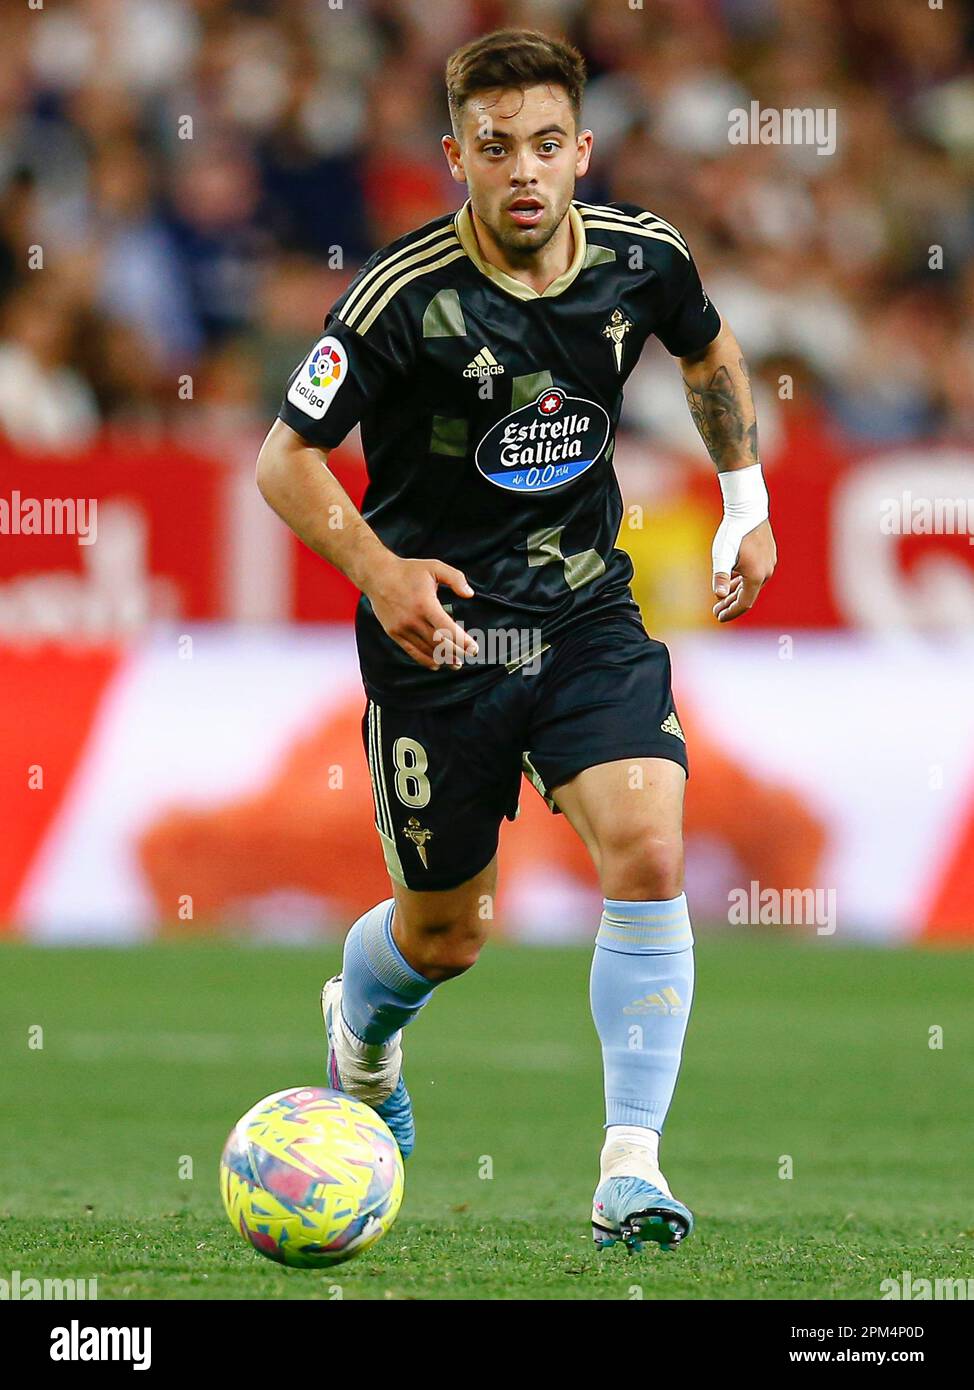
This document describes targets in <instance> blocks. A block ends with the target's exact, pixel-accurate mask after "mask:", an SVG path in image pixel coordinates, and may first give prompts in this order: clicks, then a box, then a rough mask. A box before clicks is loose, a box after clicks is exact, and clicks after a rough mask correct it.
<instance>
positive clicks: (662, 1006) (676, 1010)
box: [622, 985, 686, 1018]
mask: <svg viewBox="0 0 974 1390" xmlns="http://www.w3.org/2000/svg"><path fill="white" fill-rule="evenodd" d="M622 1012H623V1013H624V1014H666V1015H667V1016H668V1017H669V1018H676V1017H677V1016H678V1015H679V1014H683V1013H686V1009H685V1008H684V1007H683V1000H682V999H681V998H680V996H679V995H678V994H677V992H676V990H675V989H674V988H673V986H672V985H667V986H666V988H665V989H662V990H660V992H659V994H644V995H643V997H642V999H634V1000H633V1001H632V1003H631V1004H627V1005H626V1007H625V1008H624V1009H623V1011H622Z"/></svg>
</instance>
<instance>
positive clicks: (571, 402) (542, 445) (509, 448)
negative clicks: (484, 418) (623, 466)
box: [474, 386, 610, 493]
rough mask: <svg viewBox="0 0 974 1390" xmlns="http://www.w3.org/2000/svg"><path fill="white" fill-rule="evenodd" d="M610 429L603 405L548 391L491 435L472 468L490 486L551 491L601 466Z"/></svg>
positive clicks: (556, 390) (500, 422)
mask: <svg viewBox="0 0 974 1390" xmlns="http://www.w3.org/2000/svg"><path fill="white" fill-rule="evenodd" d="M609 430H610V425H609V417H608V414H607V413H606V411H605V410H603V408H602V406H600V405H598V404H597V403H596V402H595V401H587V400H584V399H583V398H582V397H581V396H566V394H565V392H564V391H562V390H560V389H559V388H558V387H557V386H549V387H548V388H547V389H546V390H544V391H542V392H541V394H540V395H539V396H538V398H537V400H534V401H532V402H531V403H530V405H522V406H521V408H520V410H514V411H512V412H511V414H510V415H505V417H504V419H503V420H498V422H497V424H496V425H493V426H492V427H491V428H490V429H489V430H488V431H487V433H486V434H485V435H484V437H483V439H482V440H481V441H480V443H479V444H478V445H477V452H476V453H475V454H474V463H475V464H476V465H477V469H478V471H479V472H480V473H481V474H483V476H484V477H485V478H486V479H487V481H488V482H491V483H494V484H495V485H496V486H497V487H502V488H506V489H507V490H508V491H509V492H531V493H535V492H548V491H549V490H550V489H551V488H555V487H561V486H562V484H563V483H570V482H572V481H573V479H575V478H577V477H579V476H580V474H582V473H584V472H585V471H586V469H589V468H591V467H592V465H593V463H597V462H598V460H599V459H600V458H601V457H602V455H603V453H604V452H605V446H606V444H607V443H608V442H609Z"/></svg>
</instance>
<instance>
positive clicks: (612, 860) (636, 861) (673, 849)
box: [600, 829, 683, 902]
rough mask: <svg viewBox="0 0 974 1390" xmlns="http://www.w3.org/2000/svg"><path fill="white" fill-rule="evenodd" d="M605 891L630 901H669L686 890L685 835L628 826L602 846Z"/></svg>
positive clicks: (607, 893) (605, 893)
mask: <svg viewBox="0 0 974 1390" xmlns="http://www.w3.org/2000/svg"><path fill="white" fill-rule="evenodd" d="M600 876H601V880H602V891H603V894H604V895H605V897H607V898H619V899H622V900H624V901H630V902H666V901H667V900H668V899H670V898H676V897H679V895H680V894H681V893H682V892H683V837H682V836H681V835H678V834H676V835H651V834H648V833H646V832H645V831H644V832H642V833H640V832H638V831H633V830H628V829H627V830H625V831H622V832H620V833H619V834H618V835H616V836H614V837H612V838H610V840H609V841H608V843H606V844H604V845H603V846H602V857H601V875H600Z"/></svg>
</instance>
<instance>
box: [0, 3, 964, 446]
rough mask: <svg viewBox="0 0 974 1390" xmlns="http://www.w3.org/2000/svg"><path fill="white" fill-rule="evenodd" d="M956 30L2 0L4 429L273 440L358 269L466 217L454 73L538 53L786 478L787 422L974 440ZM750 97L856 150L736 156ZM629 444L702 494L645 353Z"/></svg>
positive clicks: (872, 17) (691, 11)
mask: <svg viewBox="0 0 974 1390" xmlns="http://www.w3.org/2000/svg"><path fill="white" fill-rule="evenodd" d="M35 3H36V0H35ZM965 9H966V7H965V6H963V5H962V4H960V3H959V2H958V0H945V3H944V5H943V8H942V9H940V8H931V7H930V5H929V4H928V3H927V0H644V3H642V4H638V3H637V0H533V2H532V0H522V2H521V3H517V2H516V0H509V2H505V0H341V3H339V0H58V3H56V4H55V3H53V0H48V2H47V3H46V4H43V5H41V7H40V8H32V7H31V5H30V4H29V3H28V0H5V3H4V4H3V6H2V9H0V50H2V54H3V59H2V62H0V433H2V434H4V435H6V437H7V438H8V439H10V440H12V441H14V442H16V443H18V444H21V445H23V446H25V447H28V448H37V447H41V448H45V449H48V448H50V449H55V450H58V451H61V450H71V449H73V448H75V447H78V446H81V445H83V444H84V443H85V442H86V441H87V440H88V439H89V438H90V437H91V436H92V434H93V432H95V431H96V430H98V429H99V428H109V429H111V428H118V429H122V430H133V429H137V430H143V431H150V432H159V431H166V432H172V431H173V430H175V431H176V432H180V431H183V430H184V431H186V432H188V433H190V434H192V435H193V437H194V438H198V439H200V440H205V439H210V440H212V441H215V442H216V443H217V444H219V442H220V441H221V440H228V439H230V438H231V437H239V435H240V433H241V432H244V433H245V434H248V435H249V434H253V433H254V431H257V432H258V434H260V433H262V432H263V430H264V429H265V428H266V427H267V424H268V423H269V421H270V419H271V418H272V417H273V414H274V413H275V412H276V409H277V405H278V403H279V400H280V397H281V394H282V390H283V387H284V384H285V382H286V379H287V376H288V374H289V372H290V371H291V369H292V368H293V366H294V365H295V364H296V362H297V361H298V360H299V358H300V357H301V356H302V355H303V353H304V352H306V351H307V349H308V347H309V346H310V344H311V343H312V342H313V341H314V338H315V336H316V335H317V333H318V331H319V329H320V326H321V323H322V320H323V318H324V314H325V311H326V310H327V308H328V307H329V305H330V304H331V303H332V302H333V301H334V299H335V298H336V297H337V296H338V294H339V293H340V292H341V291H342V289H343V288H344V286H345V285H346V284H347V282H348V280H349V278H350V277H351V276H352V275H353V274H354V273H355V270H356V268H357V267H358V266H359V265H360V264H361V262H362V261H363V260H364V259H365V258H366V257H367V256H368V255H369V253H370V252H371V251H372V250H373V249H375V248H376V247H379V246H381V245H383V244H384V243H386V242H387V241H389V240H390V239H392V238H393V237H396V236H398V235H400V234H401V233H403V232H404V231H407V230H409V229H410V228H413V227H416V226H418V225H420V224H421V223H423V222H424V221H426V220H428V219H429V218H432V217H435V216H438V215H440V214H441V213H442V212H444V211H445V210H447V209H448V208H450V207H453V206H457V205H458V204H459V202H460V201H461V200H462V196H463V195H462V192H461V190H460V189H459V187H458V185H456V184H454V183H453V182H452V181H451V180H450V179H449V177H448V174H447V170H446V166H445V162H444V159H443V156H442V153H441V151H440V148H439V137H440V136H441V135H442V134H443V133H444V132H445V131H446V129H447V115H446V106H445V99H444V95H443V77H442V72H443V64H444V59H445V57H446V55H447V54H448V53H449V52H450V51H451V50H452V49H453V48H454V47H455V46H457V45H459V44H461V43H463V42H465V41H466V40H467V39H469V38H471V37H473V36H475V35H477V34H479V33H483V32H486V31H488V30H489V29H492V28H495V27H499V26H502V25H507V24H516V25H520V24H524V25H526V26H529V27H536V28H541V29H544V30H546V31H548V32H551V33H556V34H561V35H564V36H567V37H569V38H571V39H572V40H573V41H574V42H575V43H576V44H578V46H579V47H580V48H581V49H582V51H583V53H584V54H585V56H586V59H587V61H588V65H589V71H590V86H589V90H588V96H587V101H586V108H585V119H586V124H588V125H590V126H591V127H592V128H593V129H594V131H595V135H596V142H595V155H594V162H593V171H592V173H591V174H590V175H589V177H588V178H587V179H586V180H585V181H584V182H583V183H582V184H580V186H579V196H580V197H582V198H585V199H587V200H591V201H598V202H603V201H607V200H610V199H622V200H627V201H631V202H635V203H639V204H640V205H642V206H644V207H648V208H650V209H652V210H653V211H655V212H658V213H659V214H660V215H662V216H663V217H665V218H666V219H667V220H669V221H671V222H674V223H675V224H676V225H677V226H678V227H679V228H680V229H681V230H682V231H683V232H684V234H685V235H686V237H687V238H688V240H689V242H690V245H691V247H692V249H693V251H694V254H695V257H696V259H697V262H698V264H699V266H700V269H701V273H702V275H703V278H704V283H705V285H706V286H707V288H708V291H709V293H710V295H711V298H712V299H713V301H714V303H715V304H716V305H717V307H718V309H719V310H720V311H721V313H722V314H724V315H725V316H726V317H727V319H728V321H729V322H730V323H731V325H732V326H733V328H734V329H735V331H736V333H737V335H738V337H739V338H740V340H741V342H742V344H743V346H744V350H745V352H746V355H747V357H748V360H749V362H750V364H751V368H752V375H753V376H754V378H755V381H756V382H757V383H758V389H759V418H760V420H761V424H762V438H763V441H764V445H765V450H766V451H767V449H768V447H769V445H770V446H773V444H774V440H775V436H776V432H777V431H778V430H779V429H780V428H781V420H782V418H783V415H784V413H785V412H786V411H787V410H788V409H791V408H794V409H803V410H806V411H807V410H814V411H816V412H818V413H819V414H820V415H821V416H822V417H823V418H824V419H826V420H827V421H828V422H829V427H830V428H834V429H835V430H837V431H838V432H839V433H841V435H842V436H843V437H844V438H848V439H850V440H851V441H853V442H855V443H862V444H868V445H875V444H879V445H882V446H890V445H898V444H905V443H908V442H909V441H911V440H915V439H924V440H941V441H944V442H958V443H967V444H971V443H974V254H972V253H974V178H972V174H974V48H972V33H971V27H972V22H971V19H970V17H968V16H966V15H965ZM751 101H758V102H759V103H760V105H761V107H762V108H777V109H782V108H798V107H811V108H817V109H822V108H824V109H826V110H828V109H834V110H835V112H836V121H837V146H836V150H835V153H834V154H831V155H822V154H819V153H818V152H817V150H816V149H815V148H814V147H807V146H787V145H760V144H750V145H734V144H731V143H730V142H729V140H728V113H729V112H730V111H731V110H733V109H734V108H741V107H744V108H746V107H748V106H749V103H750V102H751ZM931 248H942V264H941V257H940V255H939V254H938V252H937V251H936V250H931ZM782 377H790V378H791V379H792V380H793V383H794V385H793V388H792V392H793V396H794V400H793V401H792V402H789V401H788V400H787V395H788V390H787V388H786V389H785V393H784V394H785V397H786V399H785V400H784V401H782V400H780V398H779V397H780V394H781V391H780V385H779V383H780V382H781V379H782ZM190 393H191V395H192V402H193V404H192V408H191V409H189V410H187V408H186V403H187V399H188V397H189V395H190ZM625 418H626V424H627V430H628V437H629V442H630V446H636V447H638V448H639V449H642V450H644V451H649V452H652V451H654V450H655V449H659V450H663V451H674V450H675V451H676V452H677V453H682V452H683V451H689V452H690V454H691V456H692V457H695V458H696V459H697V460H698V462H699V464H700V466H701V467H709V463H708V461H707V459H706V456H705V454H704V453H703V450H702V449H701V447H700V445H699V441H696V439H695V436H694V434H693V429H692V425H691V424H690V421H689V417H688V415H687V411H686V406H685V402H684V399H683V394H682V390H681V388H680V383H679V374H678V372H677V371H676V370H675V368H674V365H673V364H672V363H671V362H670V361H669V360H668V359H666V357H665V354H664V353H662V350H661V349H659V348H658V347H656V346H654V347H653V348H652V349H651V350H650V351H648V352H647V353H646V354H645V356H644V360H643V362H642V363H641V365H640V367H639V368H638V369H637V373H636V374H635V375H634V377H633V379H632V381H631V383H630V387H629V389H628V391H627V412H626V417H625Z"/></svg>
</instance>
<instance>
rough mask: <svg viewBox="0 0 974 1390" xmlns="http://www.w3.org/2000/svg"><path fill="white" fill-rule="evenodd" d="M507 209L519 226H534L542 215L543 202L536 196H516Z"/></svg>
mask: <svg viewBox="0 0 974 1390" xmlns="http://www.w3.org/2000/svg"><path fill="white" fill-rule="evenodd" d="M507 211H508V212H509V213H510V215H511V217H512V218H513V220H514V221H515V222H516V223H517V225H518V226H519V227H535V226H537V224H538V223H539V222H540V221H541V218H542V217H543V216H544V204H543V203H540V202H539V201H538V199H537V198H518V199H517V201H516V202H513V203H509V204H508V208H507Z"/></svg>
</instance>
